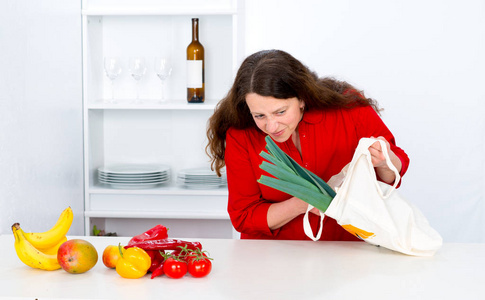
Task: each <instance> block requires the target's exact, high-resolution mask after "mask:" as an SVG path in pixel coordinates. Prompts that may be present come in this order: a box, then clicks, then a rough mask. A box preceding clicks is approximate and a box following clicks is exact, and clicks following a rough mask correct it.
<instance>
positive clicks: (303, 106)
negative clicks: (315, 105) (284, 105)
mask: <svg viewBox="0 0 485 300" xmlns="http://www.w3.org/2000/svg"><path fill="white" fill-rule="evenodd" d="M299 101H300V109H301V110H304V109H305V101H303V100H299Z"/></svg>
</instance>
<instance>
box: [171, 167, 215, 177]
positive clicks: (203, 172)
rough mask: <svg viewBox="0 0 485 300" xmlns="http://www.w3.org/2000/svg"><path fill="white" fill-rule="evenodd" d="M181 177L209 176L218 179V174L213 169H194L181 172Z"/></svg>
mask: <svg viewBox="0 0 485 300" xmlns="http://www.w3.org/2000/svg"><path fill="white" fill-rule="evenodd" d="M178 175H180V176H209V177H213V176H215V177H218V176H217V174H216V172H214V171H212V170H211V169H207V168H194V169H185V170H180V172H179V174H178Z"/></svg>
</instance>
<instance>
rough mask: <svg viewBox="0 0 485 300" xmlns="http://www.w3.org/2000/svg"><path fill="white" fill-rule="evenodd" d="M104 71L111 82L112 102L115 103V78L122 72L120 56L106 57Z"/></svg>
mask: <svg viewBox="0 0 485 300" xmlns="http://www.w3.org/2000/svg"><path fill="white" fill-rule="evenodd" d="M104 71H105V72H106V76H107V77H108V78H109V80H110V82H111V102H112V103H114V102H115V92H114V80H115V79H116V78H117V77H118V76H119V75H120V74H121V60H120V59H119V58H118V57H105V58H104Z"/></svg>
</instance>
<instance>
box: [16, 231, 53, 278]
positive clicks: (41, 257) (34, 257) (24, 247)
mask: <svg viewBox="0 0 485 300" xmlns="http://www.w3.org/2000/svg"><path fill="white" fill-rule="evenodd" d="M12 231H13V235H14V236H15V252H17V256H18V257H19V258H20V260H21V261H22V262H23V263H24V264H26V265H27V266H29V267H32V268H35V269H42V270H48V271H52V270H57V269H60V268H61V266H60V265H59V263H58V262H57V255H49V254H45V253H42V252H41V251H39V250H38V249H36V248H35V247H34V246H33V245H32V244H31V243H29V242H28V241H27V240H26V239H25V236H24V232H23V230H22V229H21V228H20V225H19V223H15V224H13V225H12Z"/></svg>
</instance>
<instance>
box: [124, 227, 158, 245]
mask: <svg viewBox="0 0 485 300" xmlns="http://www.w3.org/2000/svg"><path fill="white" fill-rule="evenodd" d="M166 238H168V233H167V227H165V226H163V225H160V224H159V225H157V226H155V227H153V228H151V229H148V230H147V231H145V232H144V233H142V234H139V235H136V236H134V237H133V238H132V239H131V240H130V241H129V242H128V245H132V244H134V243H138V242H142V241H146V240H160V239H166Z"/></svg>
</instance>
